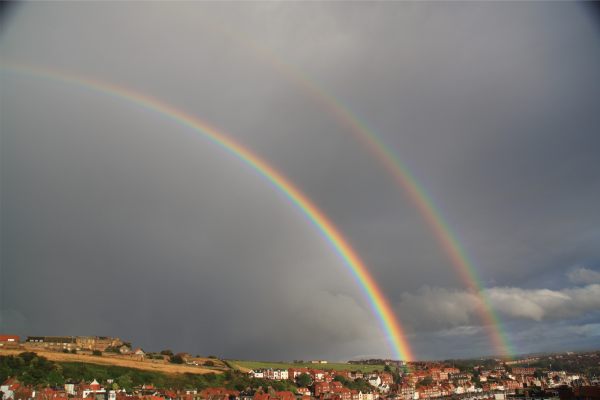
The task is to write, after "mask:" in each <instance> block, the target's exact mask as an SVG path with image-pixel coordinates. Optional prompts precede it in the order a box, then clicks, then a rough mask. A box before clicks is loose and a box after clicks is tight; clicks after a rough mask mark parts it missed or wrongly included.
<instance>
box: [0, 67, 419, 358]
mask: <svg viewBox="0 0 600 400" xmlns="http://www.w3.org/2000/svg"><path fill="white" fill-rule="evenodd" d="M0 68H1V69H2V70H4V71H6V72H12V73H17V74H24V75H29V76H32V77H38V78H46V79H51V80H55V81H59V82H63V83H68V84H72V85H77V86H79V87H83V88H87V89H91V90H94V91H95V92H98V93H103V94H106V95H109V96H112V97H115V98H118V99H122V100H126V101H128V102H131V103H134V104H136V105H137V106H139V107H141V108H143V109H146V110H149V111H153V112H156V113H158V114H160V115H163V116H165V117H167V118H169V119H170V120H172V121H174V122H175V123H177V124H179V125H181V126H183V127H186V128H189V129H191V130H192V131H194V132H196V133H199V134H201V135H202V136H203V137H204V138H206V139H208V140H209V141H210V142H211V143H213V144H214V145H216V146H218V147H220V148H222V149H223V150H225V151H227V152H228V153H230V154H232V155H233V156H235V157H236V158H237V159H239V160H241V161H242V162H243V163H245V164H246V165H247V166H249V167H250V168H252V169H254V170H255V171H257V172H258V173H259V174H260V175H261V176H262V177H263V178H265V179H266V180H267V181H268V182H270V183H271V184H272V185H273V186H274V187H275V188H276V189H277V190H278V191H279V192H281V193H282V194H283V195H284V196H285V197H286V198H287V199H288V200H289V201H290V202H291V203H292V204H293V205H294V206H296V207H297V208H298V209H299V210H300V211H301V212H302V213H303V214H304V215H305V216H306V217H307V218H308V220H309V221H310V222H311V223H312V224H313V225H314V226H315V227H316V228H317V229H318V231H319V232H320V233H321V234H322V235H323V236H324V237H325V239H326V240H327V241H328V242H329V244H330V245H331V247H332V248H333V249H334V250H335V252H336V253H337V254H338V256H339V257H340V259H341V260H342V261H343V262H344V264H345V265H346V266H347V267H348V269H349V270H350V272H351V273H352V275H353V277H354V278H355V280H356V281H357V283H358V284H359V286H360V288H361V289H362V291H363V292H364V294H365V295H366V297H367V299H368V300H369V303H370V306H371V308H372V310H373V311H374V313H375V314H376V316H377V318H378V320H379V322H380V324H381V327H382V329H383V330H384V332H385V333H386V336H387V339H388V341H389V342H390V345H391V346H392V349H393V351H394V355H395V356H396V357H397V358H398V359H400V360H404V361H411V360H413V354H412V351H411V348H410V345H409V342H408V340H407V339H406V335H405V334H404V330H403V328H402V326H401V324H400V322H399V321H398V319H397V318H396V315H395V314H394V312H393V310H392V308H391V306H390V304H389V303H388V301H387V299H386V298H385V296H384V293H383V292H382V290H381V288H380V287H379V286H378V285H377V283H376V282H375V280H374V279H373V277H372V276H371V274H370V273H369V270H368V269H367V266H366V265H365V264H364V262H363V261H362V260H361V258H360V257H359V255H358V254H357V253H356V251H355V250H354V249H353V248H352V246H351V245H350V244H349V242H348V240H347V239H346V238H345V237H344V236H343V235H342V234H341V232H340V231H339V230H338V229H337V228H336V226H335V225H334V224H333V222H331V220H330V219H329V218H328V217H327V216H326V215H325V214H324V213H323V212H322V211H321V210H320V209H319V208H318V207H317V206H316V205H315V204H314V203H313V202H312V201H311V200H310V199H309V198H308V197H307V196H306V195H305V194H304V193H303V192H302V191H300V189H298V188H297V187H296V186H295V185H294V184H293V183H292V182H290V181H289V180H288V179H287V178H286V177H285V176H284V175H283V174H282V173H281V172H279V171H277V170H276V169H275V168H274V167H273V166H271V165H270V164H268V163H267V162H266V161H265V160H263V159H262V158H260V157H259V156H258V155H256V154H254V153H253V152H252V151H251V150H250V149H248V148H246V147H244V146H242V145H241V144H239V143H238V142H236V141H235V140H233V139H232V138H231V137H229V136H227V135H226V134H224V133H222V132H221V131H219V130H218V129H216V128H214V127H212V126H211V125H209V124H208V123H206V122H204V121H201V120H199V119H198V118H196V117H193V116H191V115H189V114H186V113H185V112H183V111H181V110H178V109H176V108H174V107H173V106H171V105H169V104H166V103H164V102H162V101H160V100H157V99H155V98H153V97H150V96H147V95H144V94H141V93H139V92H136V91H134V90H132V89H128V88H125V87H123V86H117V85H114V84H111V83H107V82H103V81H99V80H95V79H91V78H87V77H82V76H76V75H72V74H65V73H61V72H58V71H54V70H50V69H46V68H44V69H41V68H34V67H30V66H24V65H14V64H10V65H6V64H5V65H0Z"/></svg>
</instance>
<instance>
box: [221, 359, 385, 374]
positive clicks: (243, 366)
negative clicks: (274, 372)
mask: <svg viewBox="0 0 600 400" xmlns="http://www.w3.org/2000/svg"><path fill="white" fill-rule="evenodd" d="M228 363H229V364H230V365H231V367H233V368H236V369H240V370H242V371H249V370H251V369H260V368H273V369H276V368H280V369H288V368H314V369H323V370H328V369H329V370H336V371H341V370H348V371H362V372H373V371H383V368H384V367H385V366H384V365H370V364H348V363H327V364H313V363H310V362H304V363H291V362H290V363H286V362H270V361H242V360H228Z"/></svg>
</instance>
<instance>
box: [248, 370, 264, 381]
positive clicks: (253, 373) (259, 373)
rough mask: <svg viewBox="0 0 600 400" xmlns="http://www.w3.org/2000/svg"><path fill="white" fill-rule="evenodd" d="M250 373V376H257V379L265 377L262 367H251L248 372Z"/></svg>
mask: <svg viewBox="0 0 600 400" xmlns="http://www.w3.org/2000/svg"><path fill="white" fill-rule="evenodd" d="M248 373H249V374H250V376H251V377H253V378H259V379H263V378H264V377H265V371H264V370H262V369H256V370H254V369H252V370H250V372H248Z"/></svg>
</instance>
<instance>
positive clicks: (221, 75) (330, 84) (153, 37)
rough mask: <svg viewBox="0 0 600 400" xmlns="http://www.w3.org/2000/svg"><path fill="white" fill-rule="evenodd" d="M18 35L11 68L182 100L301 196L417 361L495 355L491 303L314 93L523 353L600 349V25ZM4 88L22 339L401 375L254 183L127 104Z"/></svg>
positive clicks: (392, 24) (359, 17)
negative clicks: (365, 135)
mask: <svg viewBox="0 0 600 400" xmlns="http://www.w3.org/2000/svg"><path fill="white" fill-rule="evenodd" d="M9 10H10V12H9V13H7V14H5V15H3V17H2V19H0V21H2V25H3V26H2V29H1V30H0V56H1V57H0V58H1V60H2V63H11V64H24V65H29V66H32V67H37V68H42V69H43V68H51V69H54V70H58V71H61V72H62V73H64V74H67V75H68V74H70V73H73V74H76V75H81V76H86V77H90V78H94V79H98V80H100V81H104V82H109V83H111V84H114V85H123V86H125V87H128V88H131V89H133V90H136V91H139V92H141V93H144V94H146V95H148V96H151V97H154V98H157V99H160V100H161V101H163V102H165V103H168V104H171V105H172V106H173V107H175V108H178V109H181V110H183V111H185V112H187V113H189V114H191V115H194V116H195V117H197V118H199V119H201V120H203V121H206V122H208V123H210V124H211V125H212V126H215V127H217V128H218V129H220V130H222V131H223V132H225V133H227V134H228V135H230V136H231V137H232V138H234V139H236V140H238V141H239V142H240V143H242V144H243V145H245V146H248V147H249V148H250V149H252V150H253V151H254V152H256V153H257V154H258V155H260V156H261V157H263V158H264V159H265V160H267V161H268V162H269V163H270V164H272V165H273V166H274V167H275V168H277V169H278V170H280V171H281V172H282V173H283V174H284V175H286V176H287V177H289V178H290V179H291V180H292V181H293V182H294V183H295V184H297V185H298V187H300V188H301V189H302V190H303V191H304V192H305V193H306V194H307V195H308V196H309V197H310V198H311V199H313V200H314V202H315V203H316V204H317V205H318V206H319V207H320V208H322V209H323V211H324V212H325V213H326V214H327V215H328V216H329V217H330V218H331V219H332V220H333V221H334V223H335V224H336V225H337V226H338V227H339V228H340V231H342V232H343V233H344V235H346V236H347V238H348V240H349V242H350V243H351V244H352V245H353V246H354V247H355V248H356V250H357V252H358V253H359V254H360V255H361V257H362V258H363V259H364V261H365V263H366V264H367V265H368V266H369V268H370V271H371V272H372V274H373V276H374V278H375V280H376V281H377V282H378V283H379V285H380V286H381V288H382V290H383V292H384V293H385V295H386V296H387V298H388V299H389V302H390V304H392V305H394V308H395V311H396V313H397V315H398V317H399V319H400V321H402V323H403V324H404V325H405V326H406V328H407V331H408V332H409V339H410V342H411V345H412V346H413V347H414V349H415V354H416V356H417V357H419V358H445V357H456V356H472V355H484V354H490V352H491V351H492V350H490V342H489V338H488V337H487V336H486V329H484V327H482V326H481V325H480V321H479V320H478V319H477V317H476V314H475V313H474V310H475V309H476V308H475V307H477V302H478V301H480V299H479V298H478V297H477V296H476V295H474V294H472V293H471V292H468V291H465V284H464V282H463V281H462V280H461V279H460V278H459V274H458V272H457V269H456V267H455V266H454V265H453V263H452V261H451V259H450V257H449V256H448V254H447V253H446V251H445V250H444V249H443V248H442V246H440V243H439V242H438V240H437V239H436V237H435V235H434V233H433V232H432V230H431V229H430V227H429V226H428V225H427V222H426V220H425V219H424V218H423V217H422V216H421V215H420V214H419V212H418V208H417V207H416V206H415V204H414V203H413V202H412V200H411V199H410V198H409V196H408V195H407V193H406V191H405V190H404V189H403V188H402V187H399V186H398V185H397V184H396V183H395V181H394V179H393V178H392V177H391V176H390V175H389V174H388V173H387V172H386V170H385V168H384V167H383V165H382V163H381V160H378V159H376V157H374V156H373V153H372V152H370V151H369V150H368V147H367V146H365V145H364V143H362V142H361V141H360V140H357V137H356V136H355V135H354V134H353V133H352V132H351V131H350V129H349V128H348V125H346V124H344V123H340V121H339V119H338V118H337V117H336V115H334V114H333V113H332V112H331V109H330V108H328V107H327V106H325V105H324V103H323V99H322V98H320V99H319V98H315V91H314V90H313V89H311V87H313V88H314V87H317V88H318V90H320V91H322V92H324V93H327V94H328V95H330V96H332V97H333V98H334V99H335V101H338V102H339V103H341V104H343V105H345V106H346V107H348V108H349V109H350V110H352V112H353V113H354V114H355V116H356V117H357V118H358V119H359V120H361V121H362V122H364V123H365V124H366V125H367V126H369V128H371V129H372V131H373V132H376V134H377V135H378V137H379V138H380V139H381V141H382V142H383V143H385V145H386V146H388V147H389V149H390V151H392V152H394V153H395V154H397V155H398V156H399V157H400V158H401V159H402V160H403V162H404V163H405V164H406V165H407V166H408V167H409V168H410V170H411V172H412V173H413V174H414V176H415V177H416V179H417V180H418V182H419V183H420V185H421V186H422V187H423V189H424V190H425V191H426V192H427V193H428V195H429V196H430V197H431V199H432V201H433V202H434V204H435V205H436V206H437V207H438V208H439V210H440V213H441V215H443V216H444V218H445V219H446V222H447V223H448V226H449V227H450V229H451V231H452V234H453V235H454V237H455V238H456V239H457V240H458V241H459V242H460V243H461V244H462V246H463V247H464V249H465V251H466V254H468V256H469V259H470V261H471V262H472V263H473V265H474V268H475V269H476V270H477V271H478V274H479V276H481V282H480V284H481V285H480V286H481V288H480V289H481V290H482V291H484V292H485V293H486V294H487V295H488V297H489V298H490V299H491V301H492V304H493V305H494V306H495V308H496V310H497V312H498V313H499V314H500V315H501V316H502V318H503V319H504V328H505V329H506V331H507V336H508V337H510V338H512V340H513V341H514V343H515V348H517V349H518V350H519V351H522V352H530V351H538V350H543V349H554V350H556V349H577V348H582V347H586V346H589V345H590V343H593V342H594V340H597V335H598V326H599V324H600V312H599V311H600V304H598V301H597V299H598V298H599V297H600V296H598V290H599V289H598V279H597V278H598V273H599V272H598V269H599V268H600V246H598V244H599V241H600V230H599V228H598V227H599V226H600V213H598V212H597V211H598V210H597V209H598V204H600V157H599V156H598V155H599V154H600V136H598V132H599V131H600V114H599V113H598V112H597V105H598V103H599V101H600V46H599V44H600V30H599V25H598V20H597V19H596V17H597V14H596V13H594V12H593V11H592V10H591V9H590V8H589V7H587V6H586V5H584V4H569V3H507V4H503V3H481V4H479V3H449V4H445V3H424V4H419V3H404V2H402V3H393V2H388V3H348V4H346V3H338V2H311V3H288V2H285V3H276V2H255V3H254V2H246V3H208V2H203V3H145V4H140V3H107V4H105V3H82V4H80V3H77V4H76V3H39V2H37V3H35V2H32V3H21V4H18V5H14V6H13V7H9ZM0 79H1V81H0V84H1V86H0V96H1V98H0V100H1V103H0V107H1V108H0V112H1V114H0V129H1V137H0V146H1V147H0V149H1V160H0V162H1V165H0V167H1V180H0V190H1V193H0V200H1V205H0V209H1V249H0V250H1V259H0V261H1V270H0V271H1V274H0V292H1V293H0V294H1V296H0V299H1V303H0V311H1V314H0V318H1V319H0V330H1V331H3V332H7V333H17V334H21V335H44V334H49V335H51V334H73V335H76V334H98V335H114V336H120V337H123V338H124V339H127V340H131V341H133V342H134V343H135V344H137V345H140V346H142V347H144V348H145V349H147V350H160V349H162V348H165V347H170V348H173V349H174V350H181V351H188V352H191V353H201V354H216V355H219V356H224V357H240V358H259V359H272V360H276V359H294V358H302V359H307V358H311V357H314V358H329V359H334V360H340V359H348V358H355V357H358V356H366V355H369V356H382V357H386V356H391V355H392V351H391V349H390V348H389V345H388V344H387V343H386V340H385V333H384V332H383V331H382V329H381V328H380V325H379V322H378V320H377V318H376V316H375V315H374V313H373V311H372V309H371V307H370V304H369V302H368V299H366V298H365V295H364V294H363V292H362V291H361V289H360V287H359V285H358V283H357V282H356V280H355V279H354V278H353V276H352V275H351V274H350V273H349V270H348V267H347V266H346V265H345V264H344V263H343V262H342V261H341V260H340V259H339V257H338V256H337V255H336V253H335V251H333V250H332V249H331V247H330V246H329V244H328V243H327V241H326V240H324V238H323V237H322V235H321V234H320V233H319V232H318V231H317V230H316V229H315V227H314V225H313V224H312V223H311V222H310V221H308V220H307V218H306V217H305V216H303V215H302V214H301V212H300V211H299V210H298V209H297V208H296V207H295V206H293V205H292V204H290V202H289V200H287V199H286V197H285V196H284V195H282V194H281V193H280V192H279V191H277V190H276V189H275V188H273V187H272V185H271V184H269V182H267V181H266V180H265V179H263V178H262V177H261V176H259V174H257V173H256V172H255V171H253V170H251V169H250V168H248V167H247V166H246V165H245V164H244V163H242V162H241V161H240V160H238V159H237V158H235V157H233V156H232V155H231V154H229V153H227V152H226V151H223V150H222V149H221V148H219V147H217V146H215V145H214V144H213V143H211V142H210V141H208V140H206V138H204V137H202V136H201V135H198V134H196V133H194V132H191V131H190V130H189V129H188V128H186V127H184V126H182V125H180V124H177V123H176V122H174V121H173V120H170V119H168V118H165V117H164V116H161V115H159V114H158V113H152V112H148V111H147V110H144V109H143V108H141V107H139V106H138V105H136V104H133V103H131V102H128V101H126V100H124V99H118V98H115V97H111V96H107V95H105V94H102V93H100V92H98V91H94V90H91V89H89V88H85V87H81V86H77V85H70V84H68V83H65V82H61V81H59V80H53V79H45V78H41V77H36V76H31V75H28V74H25V73H19V72H14V71H7V70H2V72H0ZM311 85H312V86H311ZM582 266H585V267H582ZM573 285H580V286H573ZM418 288H421V289H418ZM523 305H525V306H523ZM550 328H551V329H550ZM540 332H542V333H543V334H542V335H541V336H539V337H541V338H543V340H542V339H537V337H538V336H536V335H538V334H540ZM550 332H552V333H550ZM533 337H536V340H533V339H532V338H533ZM596 343H597V341H596Z"/></svg>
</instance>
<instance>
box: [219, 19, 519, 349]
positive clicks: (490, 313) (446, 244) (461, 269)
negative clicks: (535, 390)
mask: <svg viewBox="0 0 600 400" xmlns="http://www.w3.org/2000/svg"><path fill="white" fill-rule="evenodd" d="M211 26H212V28H213V29H215V30H216V31H219V32H221V33H222V34H224V35H226V36H227V37H230V38H232V39H233V40H235V41H237V42H239V43H242V44H243V45H244V47H246V48H248V49H250V50H252V52H254V53H255V54H257V55H258V56H259V58H260V59H264V60H266V61H267V63H268V64H270V66H271V67H272V68H273V69H275V70H276V71H277V72H278V73H280V74H281V75H282V76H286V77H288V78H289V79H290V80H291V81H294V82H295V83H297V84H298V86H299V87H301V88H302V89H304V91H305V92H306V93H307V94H308V95H309V96H310V97H311V98H312V99H313V100H314V101H315V102H316V103H317V104H319V105H320V106H321V107H322V108H323V109H325V110H326V111H328V112H329V113H330V114H331V115H333V117H334V118H335V119H336V120H337V121H338V122H339V123H340V124H341V125H342V126H345V127H346V128H347V129H348V130H349V131H350V132H352V133H353V135H354V136H355V137H356V138H357V139H358V140H359V141H360V142H361V143H362V144H363V145H364V146H365V147H366V148H367V149H368V150H369V151H370V152H371V153H372V154H373V155H374V157H376V158H377V159H378V160H379V161H380V162H381V163H382V164H383V166H384V168H385V169H386V170H387V171H388V173H389V174H390V175H391V176H392V177H393V178H394V180H395V182H396V184H397V185H398V186H400V187H401V188H402V189H403V190H404V191H405V192H406V193H407V194H408V197H409V198H410V200H411V201H412V203H413V204H414V205H415V206H416V208H417V209H418V211H419V213H420V214H421V216H422V217H423V219H424V220H425V222H426V224H427V225H428V226H429V228H430V229H431V231H432V232H433V234H434V236H435V238H436V240H437V241H438V243H439V244H440V246H441V248H442V249H443V250H444V252H445V253H446V254H447V256H448V257H449V259H450V261H451V263H452V265H453V267H454V269H455V270H456V272H457V274H458V276H459V277H460V279H461V281H462V282H463V284H464V285H465V287H466V288H467V289H468V291H469V292H470V293H472V294H474V295H475V296H476V297H477V299H478V300H479V301H478V304H477V312H478V315H479V317H480V319H481V320H482V322H483V324H484V326H485V328H486V329H487V331H488V333H489V337H490V340H491V342H492V344H493V346H494V349H495V351H496V352H497V353H498V355H502V356H512V355H514V354H515V353H514V350H513V348H512V345H511V343H510V340H509V337H508V335H507V333H506V330H505V329H504V327H503V326H502V323H501V321H500V318H499V317H498V315H497V314H496V312H495V311H494V308H493V307H492V304H491V301H490V299H489V297H488V296H487V295H486V294H485V291H484V285H483V282H482V281H481V278H480V277H479V274H478V272H477V270H476V268H475V266H474V264H473V262H472V261H471V260H470V258H469V256H468V254H467V253H466V251H465V249H464V248H463V246H462V245H461V244H460V241H459V239H458V236H457V235H456V234H455V233H454V232H453V231H452V229H451V228H450V226H449V224H448V223H447V222H446V219H445V218H444V217H443V216H442V214H441V212H440V210H439V208H438V207H436V205H435V203H434V201H433V199H432V198H431V197H430V196H429V195H428V194H427V192H426V191H425V189H424V188H423V187H422V186H421V185H420V184H419V183H418V181H417V180H416V179H415V176H414V175H413V174H412V173H411V171H410V169H409V168H408V167H407V166H406V165H405V164H404V163H403V162H402V161H401V160H400V158H399V157H398V156H397V155H396V154H394V152H393V150H391V149H390V148H389V147H388V146H386V145H385V144H384V143H383V142H382V140H381V139H379V137H378V136H377V135H376V134H375V132H373V131H372V130H371V129H369V128H368V127H367V125H366V124H365V123H363V122H361V121H360V119H359V118H358V117H357V116H356V115H355V114H353V113H352V112H351V111H350V108H349V107H347V106H345V105H344V104H343V103H342V101H341V100H339V99H337V98H336V97H334V96H332V95H330V94H329V93H327V92H326V91H325V90H324V89H322V88H321V87H320V86H318V85H317V84H316V83H315V81H314V80H313V79H311V78H309V77H308V76H307V75H306V74H304V73H302V72H301V71H299V70H298V69H297V68H295V67H293V66H292V65H290V64H288V63H286V62H284V61H282V60H281V59H280V58H279V57H277V56H276V55H275V54H274V53H273V52H271V51H269V50H267V49H265V48H263V47H261V46H259V45H258V44H257V43H255V42H253V41H251V40H250V39H248V38H247V37H245V36H242V35H240V34H237V33H235V32H233V31H231V30H230V29H227V28H223V27H222V26H216V25H212V24H211Z"/></svg>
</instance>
